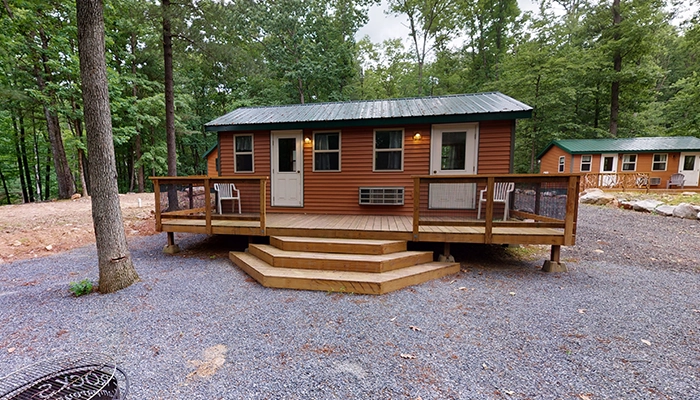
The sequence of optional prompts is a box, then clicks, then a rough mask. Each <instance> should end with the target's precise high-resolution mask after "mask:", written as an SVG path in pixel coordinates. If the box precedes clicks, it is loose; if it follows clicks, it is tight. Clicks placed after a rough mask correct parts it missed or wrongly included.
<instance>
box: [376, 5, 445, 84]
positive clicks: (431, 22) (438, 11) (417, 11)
mask: <svg viewBox="0 0 700 400" xmlns="http://www.w3.org/2000/svg"><path fill="white" fill-rule="evenodd" d="M454 6H455V1H454V0H390V1H389V10H390V11H391V12H392V13H394V14H396V15H403V16H406V17H407V18H408V29H409V33H408V34H409V36H410V37H411V40H412V42H413V43H412V46H413V55H414V57H415V60H416V65H417V67H418V94H419V95H420V96H423V95H424V94H425V93H424V89H423V85H424V82H423V70H424V69H425V63H426V60H427V57H428V56H429V55H430V54H431V52H432V51H433V49H434V48H435V47H436V46H439V45H440V42H446V41H449V40H450V39H451V37H450V34H451V32H452V31H453V29H454V27H455V20H454V17H455V13H454V11H455V10H454Z"/></svg>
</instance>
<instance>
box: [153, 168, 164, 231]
mask: <svg viewBox="0 0 700 400" xmlns="http://www.w3.org/2000/svg"><path fill="white" fill-rule="evenodd" d="M151 179H153V195H154V196H155V208H156V232H163V224H162V223H161V221H160V184H159V183H158V179H156V178H151Z"/></svg>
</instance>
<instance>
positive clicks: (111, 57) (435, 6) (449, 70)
mask: <svg viewBox="0 0 700 400" xmlns="http://www.w3.org/2000/svg"><path fill="white" fill-rule="evenodd" d="M376 2H377V1H376V0H311V1H302V0H281V1H275V2H270V1H263V0H250V1H248V0H246V1H225V2H223V1H218V0H200V1H196V2H174V3H173V4H172V5H171V8H170V13H171V21H172V31H173V35H174V38H175V39H174V43H173V45H174V48H173V57H174V58H173V63H174V71H175V77H174V79H175V82H174V83H175V85H174V86H175V103H176V136H177V137H176V139H177V153H178V171H179V173H180V174H199V173H203V172H204V171H205V168H206V167H205V160H204V159H203V158H202V155H203V154H204V153H205V152H206V151H207V149H209V147H210V146H211V145H213V144H214V143H216V135H215V134H212V133H208V132H204V130H203V124H204V123H206V122H208V121H210V120H212V119H214V118H216V117H218V116H220V115H223V114H225V113H226V112H229V111H231V110H232V109H234V108H236V107H241V106H254V105H273V104H289V103H299V102H302V101H304V102H319V101H335V100H356V99H376V98H398V97H412V96H420V95H446V94H455V93H469V92H476V91H486V90H499V91H502V92H504V93H506V94H508V95H511V96H513V97H515V98H517V99H518V100H521V101H523V102H525V103H527V104H529V105H531V106H533V107H534V112H533V118H531V119H528V120H522V121H519V122H518V124H517V127H516V149H515V170H516V171H517V172H536V171H537V163H536V159H535V157H536V155H537V154H538V153H539V152H540V151H541V150H542V149H543V147H544V146H545V145H546V144H547V143H548V142H549V141H550V140H552V139H559V138H596V137H607V136H608V135H609V124H610V118H611V117H610V108H611V82H612V81H614V80H617V81H619V82H620V96H619V99H620V110H619V117H618V121H619V129H618V136H651V135H694V136H700V120H699V118H700V117H699V116H700V108H699V107H700V106H699V105H700V78H699V77H698V76H699V75H700V27H699V26H700V24H698V22H699V21H700V14H696V15H693V16H690V17H686V20H685V21H680V22H682V23H677V24H676V25H674V24H672V23H671V22H670V15H669V13H673V12H676V11H677V10H679V9H680V8H679V7H680V5H678V4H676V3H674V2H670V1H668V0H665V1H664V0H620V13H621V17H622V18H621V22H620V23H619V24H614V23H613V20H612V12H611V5H612V2H601V1H590V0H583V1H581V0H556V1H552V0H543V1H542V2H541V3H540V9H539V10H538V11H536V12H534V13H526V14H523V13H521V12H520V10H519V9H518V3H517V1H515V0H477V1H473V2H464V1H458V0H430V1H417V0H392V1H391V2H390V4H389V7H390V10H389V12H391V13H394V14H400V15H402V16H405V17H406V18H407V19H408V21H409V25H410V22H412V23H413V29H412V30H411V34H410V35H409V36H407V37H404V38H399V37H396V38H393V39H389V40H386V41H384V42H382V43H373V42H372V41H371V40H370V39H369V38H363V39H362V40H359V41H357V42H356V41H355V35H356V33H357V31H358V29H359V28H360V27H361V26H362V25H364V24H365V23H366V22H367V10H368V7H369V6H370V5H372V4H375V3H376ZM562 9H563V10H564V12H561V11H555V10H562ZM8 10H9V11H8ZM436 11H437V12H436ZM161 17H162V16H161V7H160V4H159V3H158V2H150V1H147V2H144V1H139V0H120V1H114V0H106V1H105V25H106V32H105V33H106V37H105V39H106V46H107V54H106V60H107V65H108V80H109V90H110V100H111V107H112V110H111V111H112V125H113V135H114V144H115V152H116V156H117V165H118V183H119V189H120V191H129V190H136V189H137V188H136V187H135V182H136V177H137V176H138V174H139V172H141V173H143V175H145V176H149V175H162V174H165V173H166V171H167V168H166V160H167V151H166V144H165V121H164V95H163V90H164V85H163V71H164V68H163V50H162V25H161ZM677 21H678V19H677ZM0 43H1V44H2V45H0V172H2V177H3V179H4V182H0V183H3V184H6V185H7V188H8V192H9V198H10V200H11V201H14V202H17V201H25V199H26V201H29V200H31V199H34V200H42V199H49V198H50V197H52V196H55V195H56V193H57V188H56V175H55V171H54V166H53V159H52V157H53V156H52V153H51V144H50V143H49V141H48V135H47V123H46V119H45V111H50V112H52V113H54V114H55V115H56V116H57V117H58V118H59V124H60V129H61V133H62V136H63V140H64V146H65V148H66V152H67V156H68V162H69V165H70V169H71V171H72V173H73V175H74V179H75V180H76V181H79V179H78V178H79V176H78V170H79V165H78V153H79V152H83V153H85V152H86V148H85V138H86V135H88V134H90V133H89V132H85V129H84V125H83V123H82V108H83V107H82V104H81V103H82V99H81V92H80V82H79V81H80V79H79V70H78V54H77V38H76V28H75V6H74V3H73V2H55V1H52V2H48V3H47V2H45V1H44V2H42V1H37V0H8V1H7V2H5V3H3V6H2V7H0ZM615 55H620V56H621V57H622V66H621V70H620V71H619V72H616V71H615V70H614V68H613V61H612V60H613V58H614V57H615ZM40 80H43V82H44V83H45V85H44V86H40V85H39V83H38V82H39V81H40ZM139 148H140V150H139ZM86 156H87V158H88V161H89V156H90V155H89V154H86ZM0 187H2V188H3V189H2V192H3V193H0V201H2V200H7V197H8V196H7V195H6V194H5V193H4V185H0Z"/></svg>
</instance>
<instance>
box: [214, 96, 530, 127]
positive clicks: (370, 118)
mask: <svg viewBox="0 0 700 400" xmlns="http://www.w3.org/2000/svg"><path fill="white" fill-rule="evenodd" d="M531 116H532V107H530V106H528V105H527V104H525V103H521V102H519V101H518V100H515V99H513V98H512V97H509V96H506V95H504V94H503V93H499V92H489V93H474V94H459V95H451V96H433V97H418V98H410V99H388V100H363V101H347V102H336V103H308V104H295V105H285V106H267V107H243V108H238V109H235V110H233V111H231V112H230V113H228V114H226V115H224V116H221V117H219V118H216V119H215V120H213V121H210V122H208V123H206V124H205V125H204V127H205V129H206V130H207V131H242V130H268V129H302V128H341V127H348V126H379V125H398V124H419V123H431V124H432V123H454V122H471V121H484V120H505V119H518V118H530V117H531Z"/></svg>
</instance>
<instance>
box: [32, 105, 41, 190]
mask: <svg viewBox="0 0 700 400" xmlns="http://www.w3.org/2000/svg"><path fill="white" fill-rule="evenodd" d="M35 121H36V120H35V119H34V118H33V117H32V139H33V141H32V147H33V150H34V182H35V183H36V199H37V200H41V199H42V198H43V197H42V196H41V193H42V191H41V157H39V140H38V137H37V134H36V124H35Z"/></svg>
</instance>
